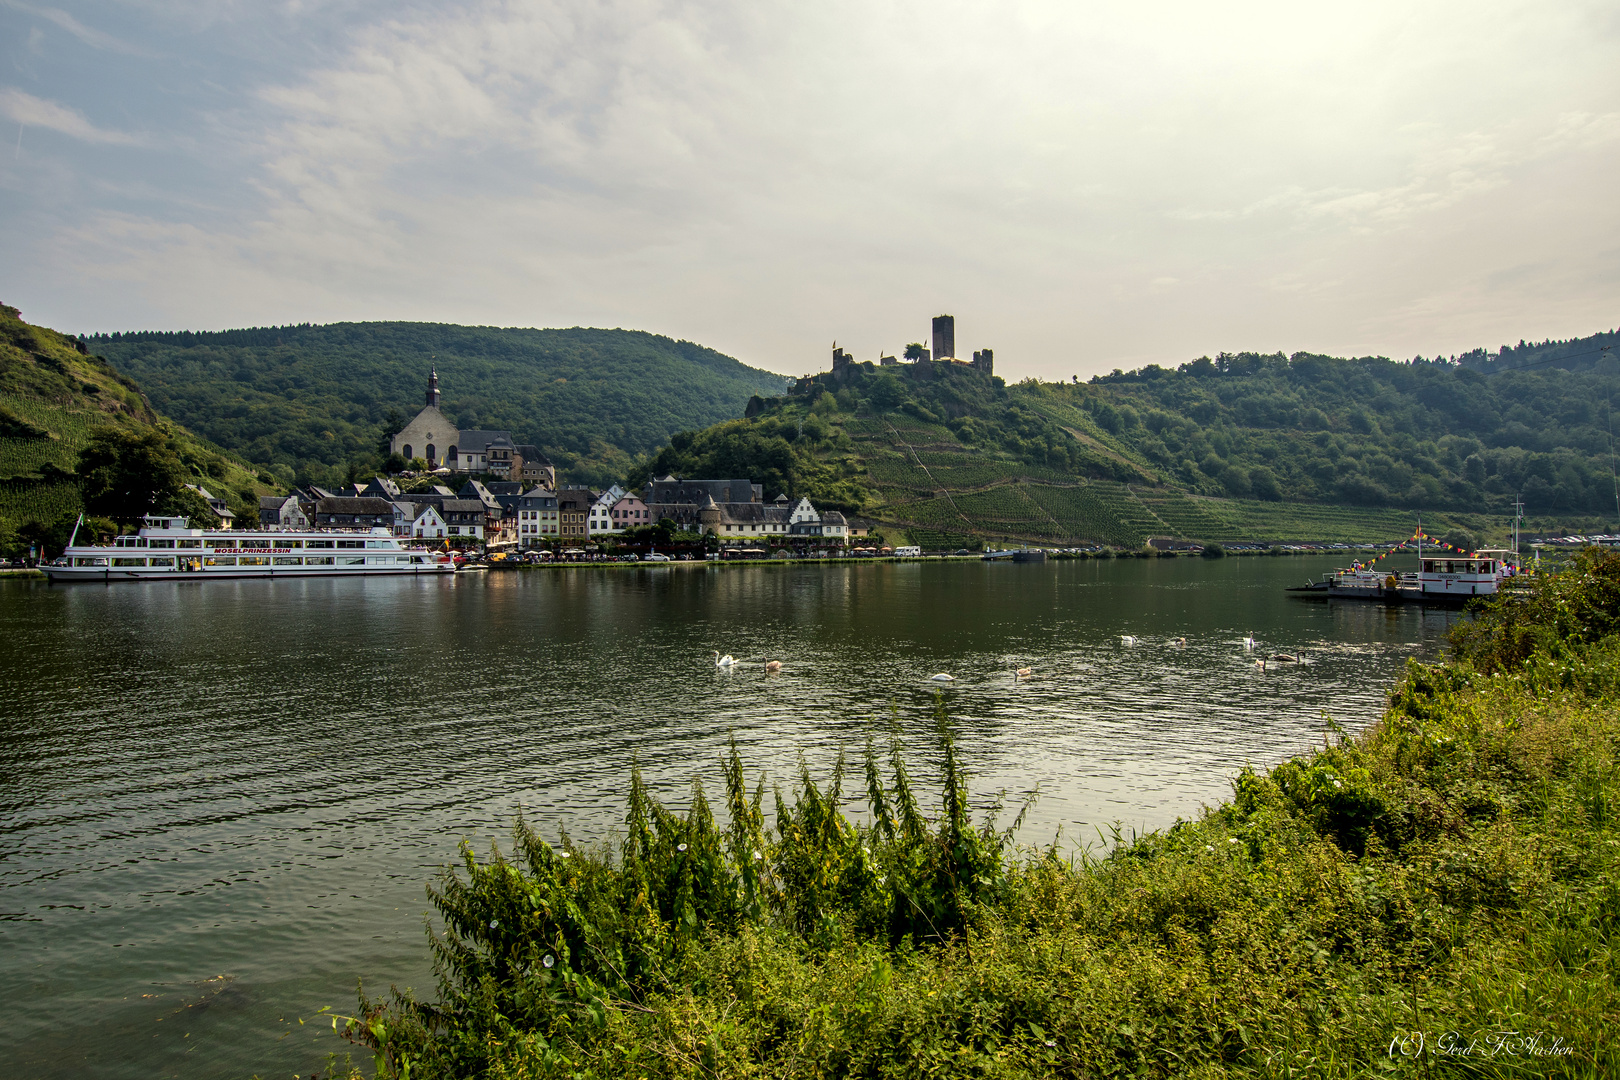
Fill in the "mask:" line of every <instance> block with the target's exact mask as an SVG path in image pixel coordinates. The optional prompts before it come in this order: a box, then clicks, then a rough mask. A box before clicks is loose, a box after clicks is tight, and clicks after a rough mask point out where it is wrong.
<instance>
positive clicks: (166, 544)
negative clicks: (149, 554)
mask: <svg viewBox="0 0 1620 1080" xmlns="http://www.w3.org/2000/svg"><path fill="white" fill-rule="evenodd" d="M149 546H151V547H155V548H172V547H174V541H173V540H152V541H149Z"/></svg>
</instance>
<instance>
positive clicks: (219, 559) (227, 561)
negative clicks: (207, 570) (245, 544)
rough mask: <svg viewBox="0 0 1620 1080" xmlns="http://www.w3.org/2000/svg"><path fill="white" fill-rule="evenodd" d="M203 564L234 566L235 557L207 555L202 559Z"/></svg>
mask: <svg viewBox="0 0 1620 1080" xmlns="http://www.w3.org/2000/svg"><path fill="white" fill-rule="evenodd" d="M203 565H204V566H235V565H236V559H235V558H233V557H232V556H230V555H209V556H208V557H207V558H205V559H203Z"/></svg>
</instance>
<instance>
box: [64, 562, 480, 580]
mask: <svg viewBox="0 0 1620 1080" xmlns="http://www.w3.org/2000/svg"><path fill="white" fill-rule="evenodd" d="M40 569H42V570H44V571H45V576H46V577H48V578H50V580H51V581H53V582H61V583H69V582H88V583H91V584H111V583H114V582H125V581H167V582H186V581H220V580H224V579H227V578H236V579H241V578H326V577H422V576H424V575H433V576H437V575H442V574H453V573H455V572H456V570H455V567H453V566H448V567H442V566H438V565H423V566H399V567H384V566H375V567H372V566H356V567H311V568H307V569H305V568H300V567H296V566H287V567H248V568H243V567H227V566H221V567H205V568H204V569H201V570H178V569H174V568H171V567H157V568H152V567H146V568H135V569H130V568H127V567H121V566H43V567H41V568H40Z"/></svg>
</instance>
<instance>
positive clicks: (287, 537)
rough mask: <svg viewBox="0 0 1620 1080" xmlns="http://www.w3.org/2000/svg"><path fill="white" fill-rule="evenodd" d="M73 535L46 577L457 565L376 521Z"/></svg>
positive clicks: (160, 523) (149, 525) (181, 524)
mask: <svg viewBox="0 0 1620 1080" xmlns="http://www.w3.org/2000/svg"><path fill="white" fill-rule="evenodd" d="M80 520H81V521H82V520H83V519H82V518H81V519H80ZM78 535H79V530H78V527H77V526H75V527H74V530H73V536H72V538H71V539H69V540H68V546H67V550H65V551H64V552H63V553H62V557H61V558H59V559H56V560H55V561H53V562H49V563H42V564H40V569H41V570H44V571H45V573H46V575H47V576H48V577H49V578H50V579H51V580H52V581H100V582H113V581H206V580H210V579H213V578H250V577H304V578H307V577H331V576H334V575H351V574H364V575H368V576H369V575H372V574H450V573H454V572H455V569H456V565H455V563H454V562H452V561H451V558H450V556H449V554H447V553H445V552H441V551H430V550H428V549H427V548H424V547H421V546H415V547H406V546H405V544H404V543H402V542H401V540H400V538H397V537H395V536H393V535H391V534H390V533H389V531H388V530H387V529H381V528H377V529H372V530H370V531H369V532H365V531H348V532H338V531H321V530H318V529H303V530H298V529H289V530H269V529H230V530H211V529H193V528H192V527H191V525H190V522H188V521H187V520H186V519H185V518H183V517H162V516H151V517H147V518H144V519H143V524H142V526H141V529H140V531H139V532H137V533H135V534H134V535H132V536H120V537H117V538H116V539H115V540H114V541H113V543H111V544H77V543H75V542H74V541H75V540H77V539H78ZM406 542H407V543H408V540H407V541H406Z"/></svg>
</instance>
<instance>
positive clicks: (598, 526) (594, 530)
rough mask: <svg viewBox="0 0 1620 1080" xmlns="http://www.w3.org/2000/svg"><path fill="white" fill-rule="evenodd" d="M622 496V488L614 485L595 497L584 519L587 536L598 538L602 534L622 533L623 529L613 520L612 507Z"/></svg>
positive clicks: (623, 494)
mask: <svg viewBox="0 0 1620 1080" xmlns="http://www.w3.org/2000/svg"><path fill="white" fill-rule="evenodd" d="M624 496H625V490H624V488H622V487H620V486H619V485H618V484H614V485H613V486H612V487H610V488H608V489H607V490H606V491H604V492H602V494H600V495H598V496H597V497H596V501H595V502H593V503H592V504H591V509H590V512H589V513H588V514H587V515H586V518H585V528H586V535H587V536H600V535H602V534H603V533H613V532H623V531H624V527H623V526H622V525H619V524H617V523H616V522H615V521H614V520H613V506H614V504H615V503H617V502H618V501H619V500H620V499H622V498H624Z"/></svg>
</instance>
